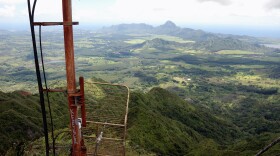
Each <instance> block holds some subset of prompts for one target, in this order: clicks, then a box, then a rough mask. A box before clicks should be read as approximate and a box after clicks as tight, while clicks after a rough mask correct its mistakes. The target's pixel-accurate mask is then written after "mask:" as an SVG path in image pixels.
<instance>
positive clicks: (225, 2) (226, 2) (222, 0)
mask: <svg viewBox="0 0 280 156" xmlns="http://www.w3.org/2000/svg"><path fill="white" fill-rule="evenodd" d="M197 1H198V2H215V3H218V4H221V5H229V4H231V1H230V0H197Z"/></svg>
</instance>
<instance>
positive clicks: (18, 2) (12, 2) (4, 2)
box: [0, 0, 32, 5]
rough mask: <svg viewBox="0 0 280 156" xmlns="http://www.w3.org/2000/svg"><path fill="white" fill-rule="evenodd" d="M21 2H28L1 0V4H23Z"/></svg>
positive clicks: (22, 1) (22, 0)
mask: <svg viewBox="0 0 280 156" xmlns="http://www.w3.org/2000/svg"><path fill="white" fill-rule="evenodd" d="M31 2H32V1H31ZM21 3H26V1H24V0H0V4H9V5H15V4H21Z"/></svg>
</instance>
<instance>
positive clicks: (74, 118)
mask: <svg viewBox="0 0 280 156" xmlns="http://www.w3.org/2000/svg"><path fill="white" fill-rule="evenodd" d="M62 10H63V29H64V47H65V62H66V77H67V94H68V95H67V97H68V106H69V113H70V129H71V135H72V136H71V137H72V155H75V156H82V155H86V148H85V146H84V144H83V140H82V136H81V125H82V126H83V127H85V118H84V119H83V120H82V122H83V124H82V123H81V122H80V121H79V120H78V107H79V106H81V105H80V104H81V103H80V101H79V100H81V96H83V95H81V94H80V93H79V92H78V91H77V89H76V78H75V61H74V44H73V25H72V2H71V0H62ZM81 82H82V83H83V78H80V83H81ZM80 86H81V88H80V89H81V90H82V86H83V84H82V85H80ZM82 105H84V104H82ZM82 107H83V106H82ZM82 114H84V112H82ZM82 116H83V115H82ZM82 151H83V152H82Z"/></svg>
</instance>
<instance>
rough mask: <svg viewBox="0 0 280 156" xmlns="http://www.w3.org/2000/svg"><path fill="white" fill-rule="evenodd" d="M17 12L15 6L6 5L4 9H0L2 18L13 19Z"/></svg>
mask: <svg viewBox="0 0 280 156" xmlns="http://www.w3.org/2000/svg"><path fill="white" fill-rule="evenodd" d="M15 10H16V8H15V6H10V5H4V7H1V8H0V17H13V16H14V15H15Z"/></svg>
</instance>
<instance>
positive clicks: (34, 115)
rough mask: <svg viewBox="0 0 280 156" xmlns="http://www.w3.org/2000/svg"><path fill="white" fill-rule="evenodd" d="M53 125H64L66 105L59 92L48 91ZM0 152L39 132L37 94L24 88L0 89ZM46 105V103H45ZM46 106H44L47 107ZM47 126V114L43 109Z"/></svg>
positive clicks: (66, 117) (41, 129)
mask: <svg viewBox="0 0 280 156" xmlns="http://www.w3.org/2000/svg"><path fill="white" fill-rule="evenodd" d="M50 101H51V108H52V116H53V119H54V120H53V121H54V127H55V129H59V128H63V127H67V124H68V116H69V115H68V106H67V103H66V100H65V97H64V95H63V94H57V93H52V94H51V95H50ZM0 106H1V107H0V127H1V128H0V142H1V145H0V155H1V154H3V153H5V152H6V151H7V150H8V149H9V148H11V147H13V148H15V149H16V148H20V146H22V145H24V144H25V143H26V142H27V141H31V140H35V139H37V138H39V137H42V136H43V124H42V115H41V107H40V104H39V97H38V96H37V95H32V94H30V93H28V92H24V91H16V92H12V93H3V92H0ZM46 109H47V106H46ZM47 110H48V109H47ZM47 117H48V122H49V130H50V118H49V113H47Z"/></svg>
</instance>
